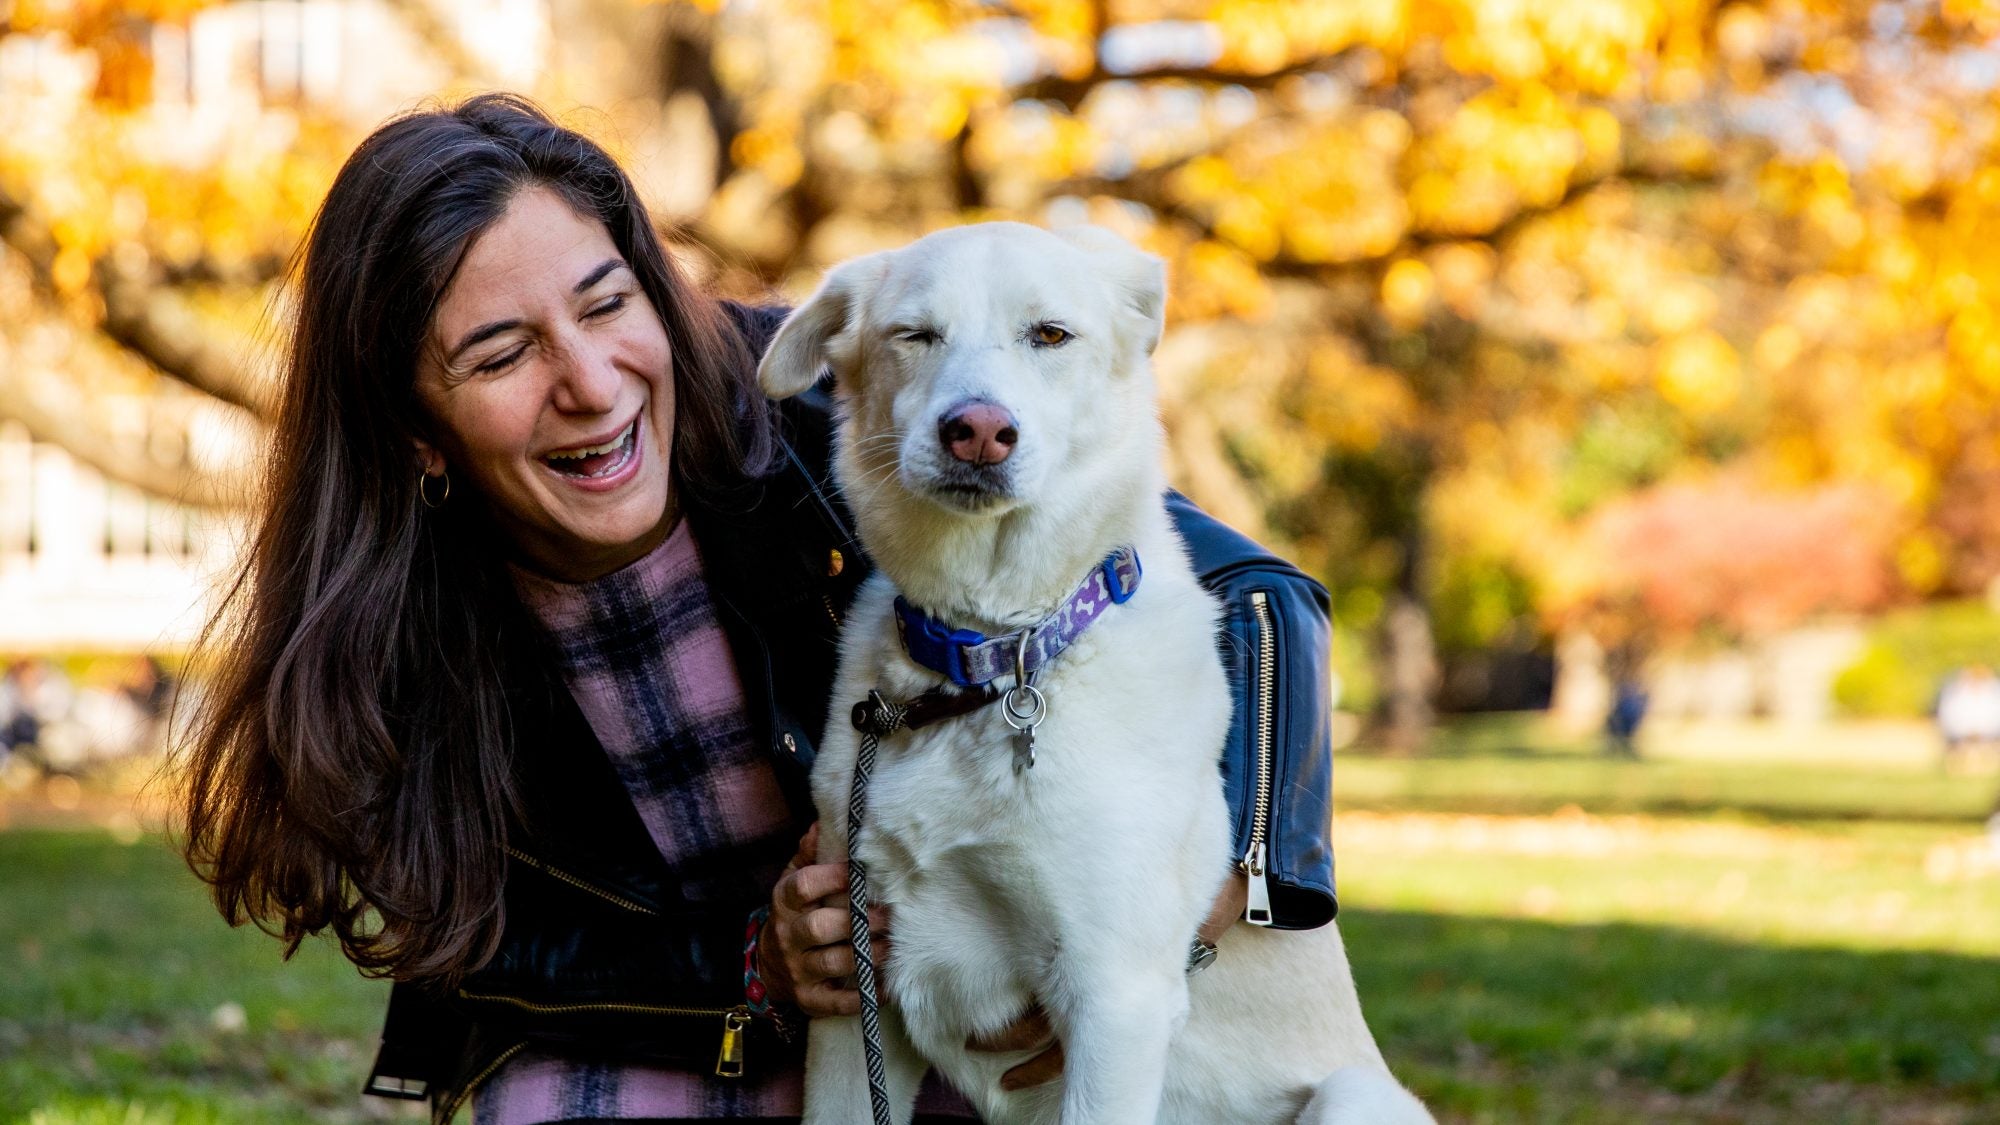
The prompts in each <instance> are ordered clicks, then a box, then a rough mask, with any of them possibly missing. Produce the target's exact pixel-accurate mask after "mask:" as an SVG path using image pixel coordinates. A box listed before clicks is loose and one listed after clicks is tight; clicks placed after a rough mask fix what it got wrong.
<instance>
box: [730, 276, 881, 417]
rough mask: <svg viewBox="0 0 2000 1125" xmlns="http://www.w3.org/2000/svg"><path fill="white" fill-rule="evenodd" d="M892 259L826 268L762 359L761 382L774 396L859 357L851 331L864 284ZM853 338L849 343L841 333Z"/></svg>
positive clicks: (787, 393)
mask: <svg viewBox="0 0 2000 1125" xmlns="http://www.w3.org/2000/svg"><path fill="white" fill-rule="evenodd" d="M885 266H886V263H885V262H884V261H883V260H882V255H880V254H870V255H867V256H866V257H861V258H855V259H852V260H851V261H846V262H842V263H841V264H839V265H837V266H835V267H833V268H832V269H830V270H828V271H826V277H824V278H823V279H821V281H820V283H819V288H818V289H815V290H813V295H812V296H810V297H807V298H806V302H805V304H802V305H800V306H799V307H798V308H796V309H793V310H792V315H790V316H788V317H786V318H785V323H783V324H781V325H779V326H778V334H777V335H776V336H773V337H771V346H770V347H768V348H766V349H764V358H763V360H762V361H761V362H759V363H758V364H757V384H758V385H759V386H761V387H762V388H764V393H765V394H767V395H769V396H771V397H772V398H790V397H791V396H793V395H795V394H799V393H801V392H803V391H806V390H809V389H811V387H812V385H813V384H814V383H817V382H819V377H820V372H821V371H823V370H825V368H826V367H827V366H828V365H829V364H831V365H832V366H833V368H834V372H835V374H836V375H838V374H839V373H840V369H841V368H842V367H843V366H845V365H846V363H847V362H849V361H851V360H852V359H853V355H854V351H855V349H854V347H853V346H852V344H853V341H852V339H851V335H852V332H853V330H854V329H855V327H856V322H857V320H858V317H859V311H860V310H859V304H860V290H861V288H862V287H863V286H865V285H867V284H869V283H871V282H873V281H876V280H879V279H880V278H881V275H882V271H883V269H884V268H885ZM843 337H847V338H848V341H847V342H848V344H849V346H848V347H845V348H843V347H841V346H840V339H841V338H843Z"/></svg>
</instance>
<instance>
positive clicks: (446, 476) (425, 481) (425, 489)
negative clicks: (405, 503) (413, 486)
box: [417, 469, 451, 508]
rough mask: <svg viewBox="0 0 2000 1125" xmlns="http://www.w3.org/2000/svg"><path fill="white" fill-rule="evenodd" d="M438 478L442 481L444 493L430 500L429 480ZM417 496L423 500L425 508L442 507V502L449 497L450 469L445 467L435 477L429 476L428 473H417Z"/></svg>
mask: <svg viewBox="0 0 2000 1125" xmlns="http://www.w3.org/2000/svg"><path fill="white" fill-rule="evenodd" d="M439 479H442V480H443V481H444V495H443V496H440V497H438V498H437V499H436V500H432V499H431V489H430V484H431V481H433V480H439ZM417 498H418V499H420V500H422V501H423V502H424V507H426V508H442V507H444V502H445V501H447V500H449V499H451V470H450V469H446V470H445V471H444V472H442V473H439V474H438V475H437V476H436V477H433V476H431V475H430V474H429V473H418V474H417Z"/></svg>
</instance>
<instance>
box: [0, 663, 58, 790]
mask: <svg viewBox="0 0 2000 1125" xmlns="http://www.w3.org/2000/svg"><path fill="white" fill-rule="evenodd" d="M74 696H75V693H74V692H73V691H71V689H70V682H69V677H68V676H66V675H64V674H63V671H62V669H60V668H57V667H56V666H55V665H53V664H51V663H49V662H48V661H47V660H43V659H40V658H30V659H24V660H17V661H15V662H14V663H13V664H12V665H10V666H9V667H8V669H7V674H6V676H5V677H4V679H0V747H4V750H5V752H6V754H7V756H11V755H12V754H16V753H18V754H20V755H21V756H22V758H23V759H24V760H26V761H28V762H30V763H32V764H33V765H34V766H36V767H37V768H39V769H41V770H42V771H43V772H45V773H49V772H60V771H61V770H62V769H63V768H64V767H65V766H66V764H67V763H66V761H65V759H66V755H65V754H63V753H62V752H61V751H60V749H59V747H58V746H52V745H51V741H52V739H51V732H52V731H54V730H55V729H56V728H58V727H59V726H60V725H61V724H62V723H63V722H64V720H66V719H67V718H68V717H69V713H70V704H71V701H72V700H73V698H74ZM53 741H54V742H56V743H58V744H59V743H61V742H62V741H63V740H62V739H54V740H53Z"/></svg>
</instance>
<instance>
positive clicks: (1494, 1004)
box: [0, 719, 2000, 1125]
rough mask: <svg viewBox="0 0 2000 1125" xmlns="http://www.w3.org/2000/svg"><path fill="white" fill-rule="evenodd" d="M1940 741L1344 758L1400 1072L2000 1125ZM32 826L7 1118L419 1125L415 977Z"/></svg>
mask: <svg viewBox="0 0 2000 1125" xmlns="http://www.w3.org/2000/svg"><path fill="white" fill-rule="evenodd" d="M1885 729H1886V728H1885ZM1912 729H1914V728H1908V729H1904V730H1903V731H1902V733H1901V734H1900V735H1896V736H1895V737H1891V738H1888V739H1886V740H1883V739H1882V738H1881V737H1880V736H1879V733H1877V732H1872V728H1871V731H1869V732H1862V733H1859V734H1857V733H1856V732H1855V731H1854V730H1852V729H1846V728H1843V729H1842V730H1841V731H1839V732H1834V733H1833V734H1832V735H1828V739H1829V740H1828V741H1826V742H1824V743H1821V742H1816V741H1810V740H1809V741H1807V742H1806V743H1805V744H1803V745H1801V744H1799V743H1797V742H1796V741H1794V742H1787V741H1785V740H1784V739H1782V738H1778V739H1772V738H1768V737H1766V738H1762V739H1760V738H1758V737H1754V736H1746V737H1748V741H1747V742H1746V743H1745V744H1744V746H1743V747H1742V748H1737V747H1735V745H1734V744H1733V743H1729V742H1728V739H1723V740H1722V741H1721V742H1718V741H1717V740H1716V739H1715V738H1714V737H1711V736H1712V735H1713V734H1714V732H1707V733H1706V734H1704V733H1703V732H1685V733H1686V735H1687V736H1686V738H1685V739H1684V740H1678V741H1669V742H1665V743H1660V742H1657V741H1656V743H1655V744H1650V745H1648V746H1647V751H1648V758H1647V760H1644V761H1640V762H1636V763H1630V762H1611V761H1603V760H1599V759H1597V758H1596V757H1594V756H1593V755H1592V754H1590V753H1589V750H1590V747H1589V746H1588V744H1587V742H1582V741H1579V742H1565V741H1564V740H1562V739H1560V738H1557V737H1552V736H1550V735H1548V734H1547V732H1546V731H1544V730H1542V729H1541V728H1539V727H1538V726H1536V725H1534V724H1524V723H1522V722H1520V721H1518V720H1511V719H1500V720H1490V721H1485V722H1481V723H1475V724H1467V725H1461V726H1458V727H1455V728H1453V729H1452V730H1451V731H1448V732H1447V733H1446V734H1445V735H1444V736H1443V737H1442V738H1441V739H1440V741H1439V742H1438V744H1437V745H1436V746H1435V747H1434V748H1433V750H1434V752H1433V753H1432V754H1431V755H1429V756H1427V757H1425V758H1421V759H1415V760H1400V759H1388V758H1376V757H1370V756H1367V755H1365V754H1363V753H1358V752H1356V753H1347V754H1344V755H1343V756H1342V759H1341V763H1340V767H1339V773H1338V774H1337V776H1336V784H1337V792H1338V798H1339V799H1338V804H1339V806H1340V808H1341V812H1340V813H1339V814H1338V815H1337V818H1336V822H1335V845H1336V850H1337V853H1338V855H1339V862H1340V869H1339V873H1340V887H1341V900H1342V915H1341V920H1342V925H1343V927H1344V929H1345V932H1346V935H1347V940H1348V946H1349V949H1350V951H1351V953H1352V954H1353V956H1354V960H1355V971H1356V976H1357V978H1358V980H1359V982H1360V985H1361V990H1362V995H1363V998H1364V1002H1365V1003H1366V1005H1367V1007H1368V1010H1369V1014H1370V1019H1371V1022H1372V1023H1373V1024H1374V1027H1375V1029H1376V1032H1377V1035H1378V1037H1379V1038H1380V1039H1381V1041H1382V1043H1383V1046H1384V1049H1385V1051H1386V1052H1387V1053H1388V1054H1389V1056H1390V1059H1391V1062H1392V1063H1393V1064H1394V1065H1395V1066H1396V1067H1397V1069H1398V1071H1399V1072H1400V1073H1401V1074H1402V1075H1403V1076H1404V1077H1405V1079H1406V1080H1407V1081H1408V1082H1409V1083H1410V1084H1411V1085H1412V1086H1413V1087H1415V1088H1417V1089H1418V1090H1419V1091H1420V1092H1421V1093H1422V1094H1423V1095H1424V1096H1425V1097H1426V1098H1427V1099H1428V1100H1429V1101H1430V1102H1431V1103H1432V1105H1433V1106H1434V1107H1435V1108H1436V1109H1437V1111H1438V1112H1439V1115H1440V1118H1441V1119H1442V1120H1444V1121H1446V1122H1450V1123H1454V1125H1456V1123H1475V1122H1476V1123H1482V1125H1483V1123H1530V1122H1533V1123H1544V1122H1547V1123H1558V1122H1560V1123H1596V1122H1606V1123H1626V1122H1634V1123H1640V1122H1643V1123H1652V1122H1669V1123H1671V1122H1689V1123H1695V1122H1699V1123H1704V1125H1709V1123H1713V1125H1723V1123H1731V1125H1734V1123H1742V1125H1766V1123H1769V1125H1778V1123H1791V1122H1812V1123H1813V1125H1975V1123H1989V1122H1990V1123H2000V854H1996V853H1995V852H1994V851H1993V850H1992V849H1990V848H1989V847H1988V846H1987V845H1986V843H1985V841H1984V837H1983V835H1982V834H1981V832H1980V825H1979V822H1980V820H1981V819H1983V814H1984V812H1985V809H1986V807H1987V804H1988V802H1989V801H1990V799H1991V796H1992V792H1991V790H1992V788H1993V787H1994V786H1996V785H2000V779H1996V778H1995V777H1993V776H1991V775H1990V774H1989V775H1980V776H1975V777H1971V778H1962V777H1944V776H1942V775H1940V774H1938V773H1937V772H1936V770H1935V768H1934V766H1933V765H1932V763H1931V761H1930V759H1929V758H1928V756H1927V754H1926V752H1925V751H1924V749H1923V747H1922V746H1921V745H1920V743H1918V742H1916V741H1913V738H1914V737H1915V736H1913V735H1912V734H1911V730H1912ZM1825 733H1826V732H1822V734H1825ZM1753 734H1754V732H1753ZM1731 737H1735V736H1733V735H1732V736H1731ZM1811 737H1812V738H1815V739H1816V738H1819V737H1821V736H1820V735H1813V736H1811ZM1877 747H1880V749H1879V751H1878V749H1877ZM4 811H5V810H3V809H0V813H4ZM31 820H33V818H21V817H16V818H15V822H16V824H17V827H15V828H13V829H11V830H3V831H0V964H4V965H5V966H6V968H5V969H4V970H0V1125H12V1123H14V1122H35V1123H37V1125H68V1123H78V1125H82V1123H91V1125H95V1123H99V1122H102V1123H104V1125H114V1123H115V1125H168V1123H180V1122H189V1123H199V1125H206V1123H210V1122H215V1123H224V1122H228V1123H234V1122H246V1123H248V1122H257V1123H262V1122H292V1121H299V1122H355V1121H364V1120H370V1119H374V1118H378V1117H387V1116H392V1115H400V1116H401V1117H403V1118H404V1119H407V1118H408V1115H409V1111H410V1110H412V1109H413V1108H414V1107H406V1106H402V1105H400V1104H398V1103H389V1102H383V1101H381V1100H379V1099H373V1098H362V1097H360V1096H359V1095H358V1088H359V1085H360V1082H361V1079H362V1074H363V1071H364V1070H365V1069H366V1066H367V1063H368V1062H369V1060H370V1057H371V1056H372V1052H373V1049H374V1037H375V1032H376V1029H377V1021H378V1020H379V1017H380V1012H381V1007H382V1004H383V1001H384V995H385V992H386V986H384V985H382V984H380V983H377V982H370V981H365V980H362V979H360V978H359V977H358V976H356V975H355V973H354V972H353V970H352V969H350V968H348V967H347V965H346V963H345V962H344V961H342V960H341V959H340V958H339V955H338V953H337V952H336V951H334V950H332V949H330V948H328V947H325V946H323V945H318V944H314V945H309V946H308V947H306V948H305V949H303V950H301V951H300V953H299V956H298V957H296V958H295V959H294V960H293V961H292V962H291V963H289V964H284V963H281V962H280V961H279V960H278V957H277V943H276V942H275V941H273V940H271V939H270V938H268V937H265V936H264V935H262V934H259V933H256V932H255V931H249V932H244V931H232V930H230V929H228V928H227V927H225V926H224V925H223V924H222V923H221V922H220V921H219V920H218V919H217V918H216V917H215V915H214V912H213V909H212V908H211V907H210V906H209V904H208V902H207V899H206V897H205V896H204V893H203V890H202V888H201V887H200V886H199V885H198V884H196V883H195V881H194V880H193V878H192V876H190V875H188V874H187V872H186V870H185V869H184V868H183V867H182V866H181V865H180V863H179V861H178V860H177V859H176V858H175V857H174V856H172V855H171V854H169V853H168V852H166V851H165V850H164V848H163V847H162V846H161V845H160V844H159V843H158V841H157V839H156V838H154V837H150V836H147V837H143V838H138V837H137V834H136V832H135V831H134V830H133V828H132V827H131V824H130V822H129V818H128V820H127V821H125V822H121V823H119V824H116V825H114V828H115V829H116V831H117V833H118V835H116V836H114V835H113V834H112V833H108V832H105V831H103V830H83V829H69V830H55V829H50V828H47V827H35V828H28V827H20V826H19V825H20V824H23V823H26V822H27V821H31ZM5 823H6V817H5V816H4V815H0V824H5ZM121 840H122V841H133V842H121ZM1224 948H1225V956H1226V955H1227V954H1226V949H1227V947H1226V945H1225V947H1224ZM239 1017H240V1019H239ZM239 1022H240V1027H239V1026H238V1024H239Z"/></svg>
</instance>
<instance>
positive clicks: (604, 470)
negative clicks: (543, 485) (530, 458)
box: [542, 416, 639, 480]
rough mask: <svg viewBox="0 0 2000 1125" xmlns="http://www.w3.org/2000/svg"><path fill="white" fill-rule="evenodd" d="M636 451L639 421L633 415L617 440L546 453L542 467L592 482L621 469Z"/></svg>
mask: <svg viewBox="0 0 2000 1125" xmlns="http://www.w3.org/2000/svg"><path fill="white" fill-rule="evenodd" d="M638 449H639V419H638V418H637V417H636V416H635V417H634V418H633V419H632V421H631V422H629V423H627V424H626V426H625V429H624V430H623V431H621V432H620V433H619V434H618V436H617V437H615V438H612V439H611V440H610V441H607V442H605V443H604V444H603V445H583V446H578V447H577V448H575V449H561V450H557V451H556V452H554V453H550V454H547V455H546V456H544V457H543V458H542V464H544V465H547V466H548V467H549V468H551V469H553V470H555V471H556V472H558V473H561V474H562V475H563V476H566V477H576V478H578V479H580V480H593V479H596V478H600V477H608V476H611V475H612V474H614V473H616V472H617V471H618V470H620V469H622V468H624V467H625V466H626V465H627V464H629V463H630V462H631V460H632V457H633V455H634V454H635V453H636V452H638Z"/></svg>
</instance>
